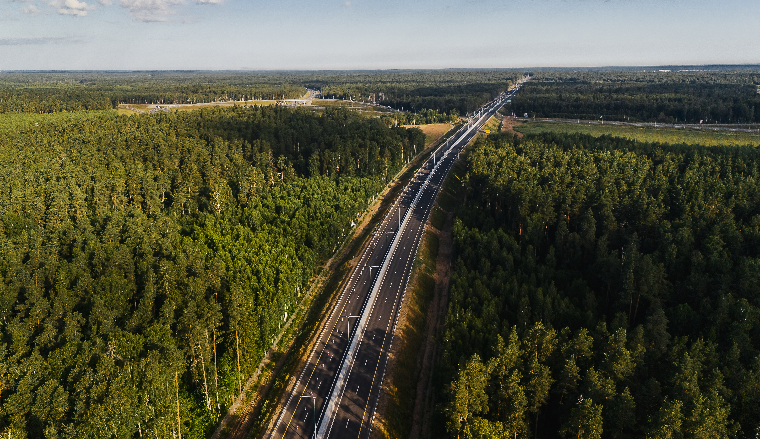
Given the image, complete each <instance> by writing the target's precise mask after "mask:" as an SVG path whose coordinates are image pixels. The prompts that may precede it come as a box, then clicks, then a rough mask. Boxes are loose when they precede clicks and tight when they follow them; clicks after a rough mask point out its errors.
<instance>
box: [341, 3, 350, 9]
mask: <svg viewBox="0 0 760 439" xmlns="http://www.w3.org/2000/svg"><path fill="white" fill-rule="evenodd" d="M341 7H344V8H350V7H351V2H345V3H343V4H342V5H341Z"/></svg>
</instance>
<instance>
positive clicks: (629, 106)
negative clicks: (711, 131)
mask: <svg viewBox="0 0 760 439" xmlns="http://www.w3.org/2000/svg"><path fill="white" fill-rule="evenodd" d="M758 86H760V70H757V69H755V70H741V71H680V72H671V71H666V72H622V71H621V72H609V71H608V72H567V71H566V72H538V73H536V74H535V75H534V77H533V79H532V80H531V81H529V82H527V83H526V84H525V85H524V86H523V88H522V89H521V91H520V93H518V94H517V96H515V97H514V98H513V100H512V111H514V112H515V114H517V115H521V116H522V115H523V114H525V113H528V115H529V116H531V117H533V116H535V117H557V118H569V119H578V118H580V119H599V118H603V119H604V120H618V121H632V122H633V121H635V122H640V121H643V122H662V123H674V122H678V123H684V122H686V123H700V122H701V121H702V122H704V123H759V122H760V94H759V93H758Z"/></svg>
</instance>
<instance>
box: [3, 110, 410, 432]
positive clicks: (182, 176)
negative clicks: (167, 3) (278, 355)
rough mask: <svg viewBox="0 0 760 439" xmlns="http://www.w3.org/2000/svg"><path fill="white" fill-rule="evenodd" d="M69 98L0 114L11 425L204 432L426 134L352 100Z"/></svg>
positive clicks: (7, 417) (6, 386)
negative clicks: (308, 103)
mask: <svg viewBox="0 0 760 439" xmlns="http://www.w3.org/2000/svg"><path fill="white" fill-rule="evenodd" d="M61 116H64V115H61ZM61 116H59V115H45V116H35V117H32V116H28V117H26V118H25V119H24V118H22V119H19V120H21V122H18V123H17V124H16V125H13V127H12V129H5V130H2V131H0V146H1V147H0V168H1V170H0V247H2V253H1V254H0V321H2V324H0V432H3V436H5V435H6V433H7V434H8V435H10V437H13V438H29V439H31V438H42V437H48V438H96V437H97V438H102V437H141V436H143V435H145V436H146V437H173V436H175V437H176V435H178V433H179V431H178V430H180V429H181V433H182V437H185V438H202V437H207V436H208V435H209V434H210V432H211V431H213V428H214V427H215V426H216V425H217V423H218V421H219V420H220V419H221V418H220V416H221V415H222V414H223V413H225V411H226V409H227V408H228V407H229V406H230V404H231V402H232V400H233V398H234V397H236V396H237V395H238V393H239V391H240V388H241V386H242V385H243V384H244V383H245V377H247V376H249V374H250V373H251V372H252V371H253V369H254V368H255V367H256V365H257V364H258V362H259V361H260V360H261V358H262V356H263V355H264V353H265V351H266V349H267V348H268V346H269V345H270V344H271V343H272V340H273V338H274V337H275V335H276V334H277V333H278V331H279V328H280V327H281V325H282V324H283V323H284V322H285V320H286V319H287V317H288V316H289V315H290V314H292V313H293V311H294V309H295V307H296V305H297V304H298V302H299V301H300V300H301V298H302V297H303V294H304V292H305V291H306V288H307V287H308V285H309V280H310V278H311V276H312V274H313V272H314V270H315V269H316V267H317V266H318V265H319V264H321V263H322V262H323V261H324V260H326V258H328V257H329V256H330V255H331V254H332V253H333V252H334V251H335V249H336V246H337V245H339V243H340V242H341V241H342V239H343V238H344V237H345V236H346V235H347V234H348V233H349V231H350V230H351V228H352V225H353V224H352V223H353V222H354V221H355V220H356V219H357V215H359V214H360V213H361V212H362V211H363V210H364V209H365V208H366V206H367V203H368V201H369V200H370V199H371V198H372V196H373V195H375V194H376V192H377V191H378V190H379V189H380V188H381V187H382V186H383V185H384V183H385V182H386V181H387V179H388V178H390V177H392V176H393V174H394V173H395V172H396V171H397V170H398V169H400V166H401V165H402V162H404V161H405V160H406V159H407V158H408V154H410V151H413V149H412V148H413V145H414V143H415V142H417V144H422V142H423V141H424V135H423V134H422V133H421V132H420V131H419V130H405V129H402V128H396V129H389V128H386V127H385V126H384V125H383V124H382V123H381V122H380V121H379V120H377V119H367V118H363V117H361V116H359V115H357V114H355V113H350V112H347V111H345V110H336V111H326V112H324V113H315V112H309V111H298V110H296V111H293V110H286V109H281V108H227V109H221V108H212V109H205V110H200V111H194V112H182V113H172V114H157V115H138V116H117V115H115V114H112V113H96V114H83V115H81V117H78V118H70V117H68V116H67V117H61ZM299 143H300V146H299ZM299 148H300V150H299ZM178 406H179V409H178ZM177 410H179V412H180V413H179V419H178V414H177Z"/></svg>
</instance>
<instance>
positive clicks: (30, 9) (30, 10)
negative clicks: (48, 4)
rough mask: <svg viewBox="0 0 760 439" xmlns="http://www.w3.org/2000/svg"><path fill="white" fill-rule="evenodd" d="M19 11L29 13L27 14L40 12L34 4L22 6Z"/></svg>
mask: <svg viewBox="0 0 760 439" xmlns="http://www.w3.org/2000/svg"><path fill="white" fill-rule="evenodd" d="M21 12H23V13H24V14H29V15H37V14H39V13H40V10H39V8H37V6H35V5H29V6H24V7H23V8H21Z"/></svg>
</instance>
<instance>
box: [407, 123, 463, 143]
mask: <svg viewBox="0 0 760 439" xmlns="http://www.w3.org/2000/svg"><path fill="white" fill-rule="evenodd" d="M451 127H452V125H451V124H450V123H431V124H427V125H404V128H419V129H421V130H422V132H423V133H425V148H427V147H428V146H430V145H431V144H432V143H433V142H435V141H436V140H438V139H440V138H441V136H443V135H444V134H446V133H447V132H448V131H449V130H450V129H451Z"/></svg>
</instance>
